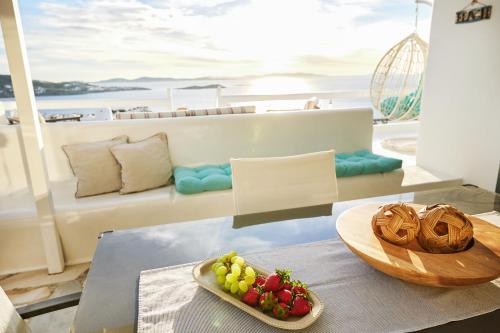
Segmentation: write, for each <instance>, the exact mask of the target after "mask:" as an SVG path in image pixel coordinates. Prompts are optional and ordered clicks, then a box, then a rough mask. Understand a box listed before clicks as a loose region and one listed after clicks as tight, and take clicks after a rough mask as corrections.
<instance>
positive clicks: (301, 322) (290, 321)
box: [193, 258, 324, 330]
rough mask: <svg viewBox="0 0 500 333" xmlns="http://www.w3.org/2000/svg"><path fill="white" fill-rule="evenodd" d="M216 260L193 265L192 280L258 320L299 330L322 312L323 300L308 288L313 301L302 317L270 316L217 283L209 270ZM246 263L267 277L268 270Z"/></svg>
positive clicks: (283, 327)
mask: <svg viewBox="0 0 500 333" xmlns="http://www.w3.org/2000/svg"><path fill="white" fill-rule="evenodd" d="M216 260H217V259H216V258H213V259H207V260H205V261H203V262H201V263H199V264H197V265H196V266H194V268H193V278H194V280H195V281H196V282H198V284H199V285H200V286H201V287H203V288H205V289H206V290H208V291H210V292H212V293H213V294H215V295H217V296H219V297H220V298H221V299H222V300H224V301H226V302H228V303H230V304H232V305H234V306H236V307H237V308H239V309H240V310H242V311H245V312H246V313H248V314H249V315H251V316H254V317H255V318H257V319H258V320H260V321H263V322H264V323H266V324H268V325H271V326H274V327H277V328H281V329H285V330H301V329H304V328H306V327H308V326H310V325H311V324H312V323H314V322H315V321H316V320H317V319H318V318H319V316H320V315H321V313H322V312H323V309H324V305H323V302H321V300H320V299H319V297H318V295H316V294H315V293H314V292H313V291H311V290H309V296H310V298H311V302H312V303H313V307H312V309H311V312H309V313H308V314H306V315H305V316H303V317H294V316H290V317H288V318H287V319H285V320H279V319H276V318H274V317H271V316H269V315H267V314H265V313H263V312H262V311H261V310H260V309H257V308H254V307H252V306H250V305H248V304H245V303H243V302H242V301H241V300H240V298H239V297H237V296H235V295H233V294H231V293H227V292H225V291H224V290H222V288H221V287H220V286H219V285H218V284H217V281H216V280H215V274H214V273H213V272H212V270H211V267H212V264H213V263H214V262H215V261H216ZM247 264H248V265H249V266H252V268H253V269H254V270H255V272H256V273H257V274H260V275H263V276H264V277H267V276H268V275H269V272H267V271H266V270H264V269H262V268H260V267H258V266H255V265H254V264H252V263H249V262H247Z"/></svg>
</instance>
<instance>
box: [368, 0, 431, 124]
mask: <svg viewBox="0 0 500 333" xmlns="http://www.w3.org/2000/svg"><path fill="white" fill-rule="evenodd" d="M417 22H418V1H417V10H416V12H415V31H414V32H413V33H411V34H410V35H409V36H408V37H406V38H404V39H403V40H402V41H400V42H399V43H397V44H396V45H394V46H393V47H392V48H391V49H390V50H389V51H388V52H387V53H386V54H385V55H384V56H383V57H382V59H381V60H380V62H379V63H378V65H377V67H376V69H375V72H374V73H373V76H372V81H371V85H370V97H371V101H372V104H373V106H374V108H375V109H377V110H379V111H380V112H381V113H382V114H383V115H384V116H385V117H386V118H388V119H390V120H410V119H417V118H418V115H419V113H420V102H421V97H422V88H423V78H424V71H425V66H426V63H427V51H428V45H427V43H426V42H425V41H424V40H422V38H420V36H419V35H418V33H417V31H416V30H417Z"/></svg>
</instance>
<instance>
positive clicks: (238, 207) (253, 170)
mask: <svg viewBox="0 0 500 333" xmlns="http://www.w3.org/2000/svg"><path fill="white" fill-rule="evenodd" d="M231 169H232V174H233V176H232V179H233V195H234V205H235V211H236V213H237V214H238V215H244V214H253V213H259V212H268V211H275V210H284V209H292V208H299V207H308V206H319V205H324V204H331V203H333V202H334V201H336V200H337V196H338V195H337V178H336V175H335V151H333V150H330V151H325V152H317V153H310V154H303V155H295V156H287V157H271V158H239V159H231Z"/></svg>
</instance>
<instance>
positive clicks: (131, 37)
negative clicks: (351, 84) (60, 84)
mask: <svg viewBox="0 0 500 333" xmlns="http://www.w3.org/2000/svg"><path fill="white" fill-rule="evenodd" d="M19 3H20V4H19V6H20V13H21V17H22V22H23V29H24V35H25V41H26V45H27V49H28V58H29V62H30V66H31V72H32V77H33V78H34V79H39V80H48V81H71V80H82V81H98V80H102V79H109V78H114V77H123V78H136V77H141V76H153V77H177V78H192V77H201V76H216V77H220V76H224V77H226V76H242V75H260V74H269V73H298V72H301V73H313V74H323V75H363V74H369V73H371V72H373V70H374V68H375V66H376V64H377V62H378V60H379V59H380V58H381V57H382V56H383V55H384V53H385V52H386V51H387V50H388V49H389V48H390V47H392V46H393V45H394V44H396V43H397V42H398V41H399V40H401V39H403V38H404V37H406V36H407V35H408V34H410V33H412V32H413V31H414V19H415V4H414V1H413V0H391V1H387V0H120V1H117V0H81V1H80V0H19ZM430 18H431V9H430V8H429V7H428V6H425V5H420V19H419V29H418V32H419V33H420V35H421V36H422V37H423V38H424V39H428V35H429V30H430ZM1 42H2V43H1V45H0V73H2V74H3V73H8V66H7V59H6V55H5V50H4V45H3V40H2V41H1Z"/></svg>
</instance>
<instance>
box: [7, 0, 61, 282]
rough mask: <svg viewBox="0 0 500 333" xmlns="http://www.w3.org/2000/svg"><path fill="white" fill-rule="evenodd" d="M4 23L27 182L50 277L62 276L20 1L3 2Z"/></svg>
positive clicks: (8, 0) (9, 0)
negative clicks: (32, 199) (33, 203)
mask: <svg viewBox="0 0 500 333" xmlns="http://www.w3.org/2000/svg"><path fill="white" fill-rule="evenodd" d="M0 22H1V25H2V32H3V38H4V42H5V52H6V54H7V60H8V63H9V70H10V75H11V77H12V87H13V89H14V94H15V96H16V103H17V111H18V113H19V119H20V121H21V124H20V126H21V136H22V138H23V143H22V146H23V147H22V148H24V149H23V150H24V154H25V158H26V162H27V166H28V168H27V169H28V174H27V175H26V178H27V180H28V185H29V186H30V188H31V191H32V193H33V197H34V200H35V203H36V209H37V215H38V219H39V221H40V230H41V234H42V240H43V246H44V252H45V257H46V259H47V266H48V270H49V273H60V272H62V271H63V270H64V256H63V253H62V247H61V240H60V238H59V234H58V232H57V227H56V224H55V220H54V207H53V203H52V197H51V193H50V189H49V186H48V176H47V169H46V165H45V161H44V156H43V140H42V131H41V128H40V122H39V119H38V110H37V108H36V103H35V95H34V93H33V84H32V81H31V73H30V69H29V64H28V57H27V54H26V46H25V44H24V35H23V29H22V25H21V17H20V15H19V6H18V3H17V0H0Z"/></svg>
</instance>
